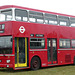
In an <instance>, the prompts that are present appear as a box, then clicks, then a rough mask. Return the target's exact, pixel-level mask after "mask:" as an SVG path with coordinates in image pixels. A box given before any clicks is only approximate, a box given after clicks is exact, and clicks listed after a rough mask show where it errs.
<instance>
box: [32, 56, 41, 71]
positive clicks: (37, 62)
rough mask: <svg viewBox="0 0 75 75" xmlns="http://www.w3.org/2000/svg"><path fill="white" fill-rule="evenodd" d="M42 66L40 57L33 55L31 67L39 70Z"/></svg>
mask: <svg viewBox="0 0 75 75" xmlns="http://www.w3.org/2000/svg"><path fill="white" fill-rule="evenodd" d="M39 68H40V59H39V58H38V57H33V58H32V60H31V69H32V70H37V69H39Z"/></svg>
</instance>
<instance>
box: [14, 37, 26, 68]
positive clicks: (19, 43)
mask: <svg viewBox="0 0 75 75" xmlns="http://www.w3.org/2000/svg"><path fill="white" fill-rule="evenodd" d="M26 66H27V38H15V67H26Z"/></svg>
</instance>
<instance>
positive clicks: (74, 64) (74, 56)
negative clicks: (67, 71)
mask: <svg viewBox="0 0 75 75" xmlns="http://www.w3.org/2000/svg"><path fill="white" fill-rule="evenodd" d="M74 65H75V56H74Z"/></svg>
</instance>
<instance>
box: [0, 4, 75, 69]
mask: <svg viewBox="0 0 75 75" xmlns="http://www.w3.org/2000/svg"><path fill="white" fill-rule="evenodd" d="M74 34H75V16H71V15H65V14H59V13H53V12H48V11H41V10H35V9H30V8H24V7H19V6H13V5H7V6H1V7H0V67H6V68H13V69H14V70H18V69H27V68H31V69H33V70H37V69H39V68H40V67H48V66H56V65H66V64H74V63H75V61H74V60H75V36H74Z"/></svg>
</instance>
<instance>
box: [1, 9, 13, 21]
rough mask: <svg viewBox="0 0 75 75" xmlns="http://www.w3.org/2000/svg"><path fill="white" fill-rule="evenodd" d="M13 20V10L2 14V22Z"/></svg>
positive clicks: (4, 11)
mask: <svg viewBox="0 0 75 75" xmlns="http://www.w3.org/2000/svg"><path fill="white" fill-rule="evenodd" d="M10 20H12V10H11V9H10V10H3V11H1V13H0V21H10Z"/></svg>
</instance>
